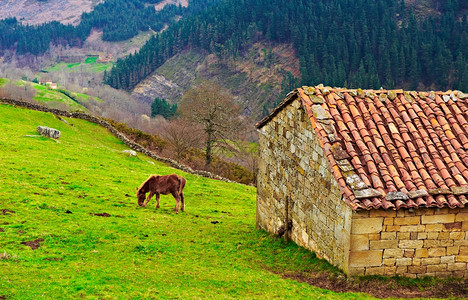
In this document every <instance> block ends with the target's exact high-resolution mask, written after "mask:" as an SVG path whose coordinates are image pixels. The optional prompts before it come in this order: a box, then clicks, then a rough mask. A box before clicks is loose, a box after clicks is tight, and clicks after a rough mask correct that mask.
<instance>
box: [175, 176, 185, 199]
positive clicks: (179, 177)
mask: <svg viewBox="0 0 468 300" xmlns="http://www.w3.org/2000/svg"><path fill="white" fill-rule="evenodd" d="M177 179H178V180H179V195H180V194H182V190H183V189H184V187H185V182H186V180H185V178H184V177H182V176H177Z"/></svg>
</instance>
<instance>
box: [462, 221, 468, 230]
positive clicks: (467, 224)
mask: <svg viewBox="0 0 468 300" xmlns="http://www.w3.org/2000/svg"><path fill="white" fill-rule="evenodd" d="M462 231H465V232H466V231H468V221H466V222H463V223H462Z"/></svg>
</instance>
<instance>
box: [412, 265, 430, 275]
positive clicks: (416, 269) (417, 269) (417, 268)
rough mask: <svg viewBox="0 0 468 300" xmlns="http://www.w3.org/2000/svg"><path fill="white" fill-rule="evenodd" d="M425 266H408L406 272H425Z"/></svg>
mask: <svg viewBox="0 0 468 300" xmlns="http://www.w3.org/2000/svg"><path fill="white" fill-rule="evenodd" d="M426 270H427V267H426V266H408V273H413V274H423V273H426Z"/></svg>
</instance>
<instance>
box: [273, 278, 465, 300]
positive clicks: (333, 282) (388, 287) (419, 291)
mask: <svg viewBox="0 0 468 300" xmlns="http://www.w3.org/2000/svg"><path fill="white" fill-rule="evenodd" d="M279 275H281V276H282V277H283V278H285V279H292V280H296V281H299V282H305V283H308V284H310V285H313V286H316V287H319V288H322V289H327V290H331V291H334V292H341V293H347V292H356V293H366V294H369V295H372V296H374V297H376V298H388V297H397V298H416V297H423V298H433V297H435V298H451V297H452V298H456V299H466V298H468V280H461V281H455V280H453V281H448V280H444V281H442V280H441V281H437V282H435V283H434V282H431V283H430V284H427V283H426V284H424V283H420V284H418V283H413V284H409V283H407V284H405V285H402V284H401V283H399V282H398V280H397V279H394V278H385V280H382V279H379V278H376V279H373V278H371V279H368V278H366V279H355V280H347V279H346V277H345V276H343V275H341V276H336V275H330V274H329V273H328V272H321V273H318V274H310V273H308V274H300V273H297V274H284V273H279ZM401 279H402V278H400V280H401ZM403 280H405V281H406V282H408V281H409V280H411V279H403Z"/></svg>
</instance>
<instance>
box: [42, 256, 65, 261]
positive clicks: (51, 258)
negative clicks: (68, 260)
mask: <svg viewBox="0 0 468 300" xmlns="http://www.w3.org/2000/svg"><path fill="white" fill-rule="evenodd" d="M43 260H47V261H61V260H63V258H61V257H47V258H44V259H43Z"/></svg>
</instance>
